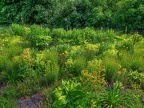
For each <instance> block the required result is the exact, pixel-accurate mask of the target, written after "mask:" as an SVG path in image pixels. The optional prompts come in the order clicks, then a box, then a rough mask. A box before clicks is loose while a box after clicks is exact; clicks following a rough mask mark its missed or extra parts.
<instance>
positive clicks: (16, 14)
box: [0, 0, 144, 30]
mask: <svg viewBox="0 0 144 108" xmlns="http://www.w3.org/2000/svg"><path fill="white" fill-rule="evenodd" d="M11 23H19V24H34V23H35V24H46V25H47V26H48V27H51V28H53V27H54V28H65V29H71V28H84V27H94V28H99V27H104V28H114V29H125V28H126V27H127V28H128V29H129V30H137V29H141V30H143V29H144V0H1V2H0V24H11Z"/></svg>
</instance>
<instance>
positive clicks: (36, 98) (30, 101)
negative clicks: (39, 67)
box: [18, 93, 43, 108]
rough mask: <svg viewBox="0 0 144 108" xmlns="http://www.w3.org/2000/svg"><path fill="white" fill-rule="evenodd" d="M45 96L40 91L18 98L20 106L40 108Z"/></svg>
mask: <svg viewBox="0 0 144 108" xmlns="http://www.w3.org/2000/svg"><path fill="white" fill-rule="evenodd" d="M42 100H43V96H42V94H40V93H37V94H33V95H31V96H28V97H21V98H19V99H18V108H40V106H41V104H42Z"/></svg>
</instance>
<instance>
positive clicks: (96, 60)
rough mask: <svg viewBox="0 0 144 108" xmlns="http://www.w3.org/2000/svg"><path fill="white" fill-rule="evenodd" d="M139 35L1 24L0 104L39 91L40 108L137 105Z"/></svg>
mask: <svg viewBox="0 0 144 108" xmlns="http://www.w3.org/2000/svg"><path fill="white" fill-rule="evenodd" d="M143 61H144V38H143V36H142V35H140V34H139V33H137V32H135V33H133V34H121V33H119V32H115V31H113V30H112V29H109V30H95V29H93V28H88V27H86V28H83V29H76V28H75V29H70V30H67V31H66V30H65V29H62V28H57V29H56V28H53V29H49V28H43V27H40V26H37V25H31V26H22V25H18V24H12V25H11V26H10V27H7V28H4V27H1V28H0V82H1V83H0V84H3V85H5V89H4V90H3V93H1V94H0V106H2V108H9V107H13V108H15V107H17V99H18V98H19V97H21V96H28V95H30V94H33V93H37V92H40V93H42V94H43V95H44V101H43V104H42V106H41V107H45V108H47V107H53V108H76V107H81V108H118V107H121V108H142V107H143V102H144V99H143V94H144V92H143V90H144V81H143V78H144V62H143Z"/></svg>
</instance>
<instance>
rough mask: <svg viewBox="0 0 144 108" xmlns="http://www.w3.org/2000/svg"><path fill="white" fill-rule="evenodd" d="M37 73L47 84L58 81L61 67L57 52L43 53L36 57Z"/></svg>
mask: <svg viewBox="0 0 144 108" xmlns="http://www.w3.org/2000/svg"><path fill="white" fill-rule="evenodd" d="M35 62H36V71H37V72H38V75H41V76H43V77H44V82H45V83H48V84H50V83H53V82H56V81H57V80H58V76H59V65H58V54H57V52H50V51H49V50H48V51H43V52H41V53H40V54H37V55H36V60H35Z"/></svg>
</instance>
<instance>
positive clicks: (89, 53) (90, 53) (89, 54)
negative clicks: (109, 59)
mask: <svg viewBox="0 0 144 108" xmlns="http://www.w3.org/2000/svg"><path fill="white" fill-rule="evenodd" d="M99 46H100V44H86V45H85V47H84V56H85V57H86V59H87V60H92V59H94V58H95V57H96V54H97V53H98V51H99Z"/></svg>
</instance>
